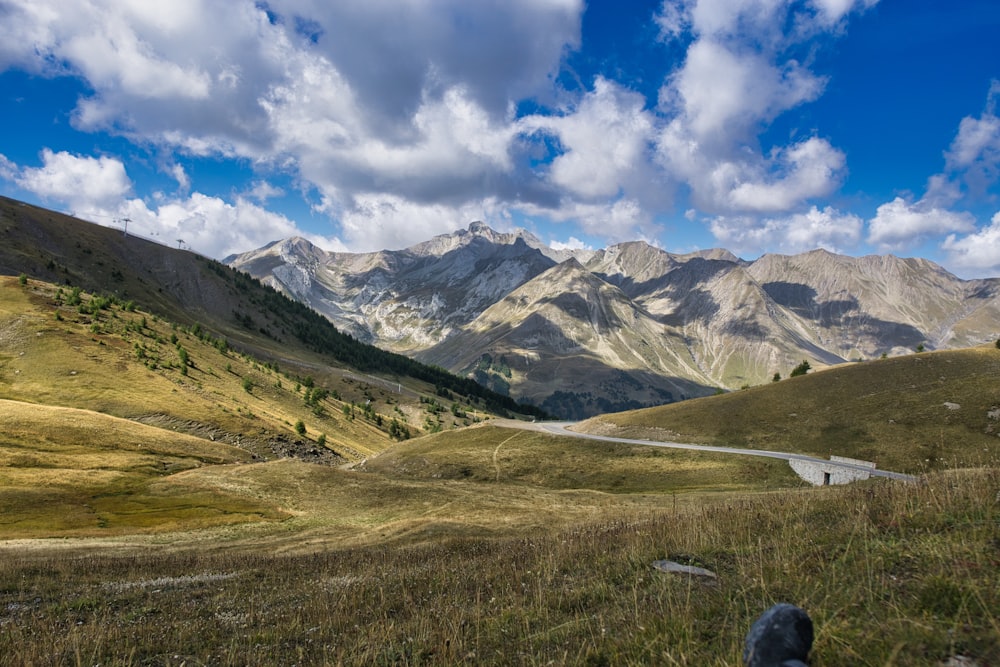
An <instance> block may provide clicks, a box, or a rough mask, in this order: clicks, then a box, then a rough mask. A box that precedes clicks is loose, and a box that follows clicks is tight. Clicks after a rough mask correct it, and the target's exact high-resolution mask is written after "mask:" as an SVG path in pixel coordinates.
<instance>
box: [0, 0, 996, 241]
mask: <svg viewBox="0 0 1000 667" xmlns="http://www.w3.org/2000/svg"><path fill="white" fill-rule="evenodd" d="M873 4H874V2H873V0H794V1H793V0H681V1H675V0H669V1H665V2H664V3H663V5H662V8H661V10H660V11H659V12H658V13H657V16H656V17H655V21H656V25H657V27H658V28H659V30H660V33H661V38H662V39H664V40H671V41H672V42H674V41H676V42H677V44H678V45H679V46H678V48H683V49H685V50H686V53H685V57H684V59H683V61H682V62H681V64H680V66H679V67H678V68H677V69H676V71H674V72H673V73H672V74H671V75H670V76H668V77H667V78H666V79H665V80H664V81H663V82H662V88H661V90H660V95H659V99H657V100H655V101H654V100H647V99H645V97H644V96H643V95H641V94H640V93H638V92H636V91H634V90H630V89H628V88H627V87H625V86H624V85H622V84H620V83H617V82H615V81H612V80H611V79H609V78H602V77H598V78H597V79H596V80H595V81H593V82H592V83H591V82H586V83H585V87H584V88H583V89H582V90H579V91H577V90H573V91H568V90H564V89H563V88H562V87H561V86H560V84H559V81H560V77H559V74H560V71H561V68H562V67H563V66H564V63H565V56H566V55H567V53H570V52H572V51H574V50H575V49H578V48H580V46H581V25H582V17H583V12H584V10H585V3H584V1H583V0H509V1H508V2H487V3H476V2H468V1H467V0H435V2H433V3H427V2H402V3H401V2H388V1H386V0H340V1H338V2H335V3H331V2H325V1H322V0H268V2H266V3H265V2H255V1H254V0H233V1H232V2H226V3H220V2H214V1H212V0H177V2H171V3H149V2H138V1H136V0H79V2H75V3H66V2H63V1H60V0H5V1H3V2H0V68H5V67H18V68H22V69H26V70H28V71H31V72H33V73H36V74H39V75H43V76H49V77H56V76H72V77H76V78H78V79H80V80H81V81H83V82H84V83H85V86H84V89H85V90H87V91H88V92H87V93H85V94H84V95H83V96H82V97H81V98H80V99H79V100H78V101H77V104H76V107H75V109H74V110H73V114H72V122H73V124H74V127H76V128H77V129H79V130H81V131H87V132H100V131H107V132H110V133H112V134H116V135H120V136H124V137H126V138H128V139H129V140H131V141H132V142H133V143H134V144H135V145H137V146H141V147H148V148H149V150H150V151H151V152H155V153H158V154H163V153H178V154H180V155H179V156H178V157H179V158H183V157H187V156H205V157H210V158H219V157H222V158H239V159H241V160H242V161H243V163H244V164H247V165H250V167H251V168H252V169H253V170H254V171H255V176H254V178H255V179H256V180H258V182H259V183H266V180H261V179H266V178H267V177H268V176H269V175H271V174H273V173H280V174H282V176H289V177H290V178H291V179H292V180H293V181H294V182H295V184H296V187H297V188H299V189H301V190H303V191H308V192H310V195H312V194H315V193H318V195H319V197H320V198H321V201H322V205H321V206H319V207H318V208H319V210H321V211H322V212H324V213H326V214H327V215H329V216H330V217H331V218H332V219H333V220H334V221H336V223H337V224H339V225H340V227H341V232H340V234H339V237H340V238H341V239H343V240H344V241H345V242H346V243H348V244H350V245H351V246H352V247H357V248H358V249H373V248H378V247H399V246H400V244H407V243H410V242H414V241H417V240H421V239H422V238H426V234H428V233H440V232H443V231H450V230H451V229H454V228H456V227H464V226H465V225H466V224H467V223H468V221H469V220H471V219H476V218H487V216H492V217H493V219H494V220H503V219H507V218H508V217H509V216H510V215H511V212H512V211H517V212H521V213H524V214H530V215H538V216H544V217H547V218H549V219H550V220H553V221H556V222H560V221H572V222H579V224H580V226H581V228H582V229H583V230H585V231H586V232H587V233H588V234H594V235H599V236H600V237H601V238H606V239H608V240H621V239H624V238H628V237H635V236H643V235H650V234H652V233H654V232H655V231H656V230H657V229H658V227H657V226H656V224H655V222H654V220H656V218H657V216H658V215H660V214H662V213H664V212H667V211H669V209H670V208H671V206H673V204H674V202H675V201H676V200H677V199H679V198H680V199H683V198H686V195H687V194H690V199H691V203H692V204H693V205H696V206H698V207H699V208H701V209H702V210H704V211H708V212H710V213H717V214H720V215H722V216H726V218H727V219H728V220H731V221H736V220H745V221H747V222H746V224H748V225H749V226H750V227H751V228H753V227H754V226H755V225H757V226H759V225H760V224H762V223H763V222H764V221H762V220H761V216H771V217H773V218H774V219H775V220H777V219H784V218H787V217H788V216H792V215H796V214H798V215H804V213H803V211H806V210H807V207H808V206H810V205H811V204H812V202H811V201H810V200H812V199H815V198H817V197H823V196H826V195H828V194H829V193H830V192H832V191H833V190H834V189H835V188H836V187H838V186H839V185H840V183H841V182H842V180H843V177H844V174H845V173H846V160H845V156H844V154H843V152H842V151H840V150H839V149H837V148H836V147H835V146H833V145H832V144H831V143H830V142H829V141H828V140H827V139H824V138H822V137H818V136H815V137H812V138H808V139H804V140H803V139H801V138H799V139H797V140H794V141H793V140H788V141H787V142H784V143H781V142H779V144H778V145H775V146H773V147H772V146H768V147H761V146H760V145H759V139H758V137H759V136H760V135H761V133H762V132H763V130H764V129H766V128H767V126H768V125H769V124H770V123H771V122H772V121H774V119H775V118H777V117H778V116H780V115H781V114H783V113H785V112H787V111H788V110H789V109H792V108H795V107H797V106H800V105H803V104H805V103H808V102H810V101H812V100H815V99H817V98H818V97H819V96H820V95H821V94H822V93H823V91H824V88H825V86H826V80H825V79H824V77H822V76H819V75H818V74H817V73H815V72H814V71H812V69H811V67H810V65H809V64H808V63H807V62H802V61H800V60H799V59H797V58H796V54H800V53H801V52H802V51H803V47H804V46H806V45H808V47H809V49H812V48H813V47H814V46H815V48H820V47H821V46H822V43H818V44H815V45H814V44H813V41H812V40H814V39H815V38H817V37H822V36H825V35H836V34H837V32H838V31H839V30H840V29H841V27H842V26H843V25H844V22H845V21H846V20H847V17H848V16H849V15H850V14H851V13H853V12H857V11H863V10H864V9H865V8H867V7H869V6H871V5H873ZM522 102H530V108H532V109H533V111H532V112H531V113H529V114H527V115H524V112H523V108H524V107H525V106H527V105H521V103H522ZM519 105H520V106H519ZM975 130H976V128H972V129H970V130H969V132H968V136H969V137H970V139H969V140H968V142H965V141H963V143H962V145H961V146H959V145H958V143H956V148H955V152H956V155H958V154H959V153H961V154H963V155H964V154H965V152H966V149H965V148H964V146H965V144H966V143H970V142H972V141H973V139H972V137H974V136H978V134H977V132H976V131H975ZM119 164H120V163H119ZM166 171H167V173H169V174H171V175H172V176H173V178H174V179H175V180H176V181H177V184H178V192H177V193H176V194H177V195H178V196H177V197H175V198H173V199H169V200H164V201H169V202H170V203H163V201H161V202H160V208H159V209H157V210H156V211H154V214H155V215H154V217H156V218H157V219H159V215H160V213H159V211H160V210H164V211H166V212H169V211H173V210H174V209H172V208H164V207H166V206H169V205H173V206H178V207H180V209H178V210H184V211H188V212H190V213H191V215H190V216H189V219H191V220H199V219H204V220H206V221H209V220H210V219H211V220H215V219H219V220H228V221H230V223H231V224H237V223H239V224H243V225H244V226H245V227H246V228H247V229H248V230H256V229H257V228H258V226H259V225H260V224H263V222H266V221H271V222H273V223H274V224H275V227H274V231H273V232H272V234H271V238H268V239H266V240H267V241H269V240H273V238H277V237H278V236H279V235H280V234H281V233H284V232H285V231H288V230H289V229H294V225H291V226H289V224H290V223H289V224H286V223H287V222H288V221H287V220H284V221H283V220H281V219H274V218H270V217H268V216H267V215H265V213H264V212H263V211H264V209H260V208H259V206H257V204H259V203H261V202H264V201H266V200H267V199H268V198H270V197H273V196H275V193H274V192H273V191H270V190H268V189H267V188H266V187H263V186H261V187H257V186H254V187H252V188H250V189H249V191H247V189H246V188H239V187H237V188H235V190H237V191H239V190H244V191H247V194H246V195H244V197H245V198H237V199H236V200H235V201H231V202H227V201H226V200H224V199H217V202H220V203H215V204H213V202H210V201H208V200H201V199H198V200H196V199H195V198H196V196H198V195H199V193H197V192H194V193H191V191H192V190H195V189H197V184H196V183H191V178H190V176H189V174H188V172H187V171H184V170H183V169H182V168H181V167H180V165H179V163H178V164H176V165H174V166H170V167H167V168H166ZM192 173H197V172H192ZM129 185H131V184H129ZM32 187H33V188H36V189H38V190H43V189H44V187H43V184H42V183H41V182H38V183H35V184H34V185H32ZM53 187H55V186H53ZM26 189H30V188H26ZM113 189H114V188H112V190H113ZM188 193H191V194H188ZM63 194H64V195H65V196H69V195H68V194H67V193H66V192H65V191H63ZM125 194H127V193H125ZM125 194H122V193H121V192H118V193H116V194H112V193H111V192H108V193H105V194H103V195H102V194H101V193H96V194H94V195H90V194H88V195H86V197H83V198H85V199H88V198H96V199H98V200H100V201H99V202H98V204H99V205H100V206H102V207H104V208H105V209H108V210H111V209H113V208H114V206H113V205H112V204H113V201H112V200H114V199H115V198H116V197H117V198H121V197H124V196H125ZM181 195H184V196H181ZM51 196H53V197H55V196H56V195H55V194H53V195H51ZM201 196H203V197H204V196H207V195H201ZM80 199H81V196H80V195H77V196H76V199H67V200H66V201H73V202H78V200H80ZM210 199H211V198H210ZM253 202H257V204H254V203H253ZM686 204H687V202H685V205H686ZM77 207H78V206H77V203H74V208H77ZM227 207H228V208H227ZM255 207H257V208H255ZM80 208H81V210H82V206H81V207H80ZM258 209H259V210H258ZM487 219H488V218H487ZM163 224H166V223H163ZM208 224H209V223H208V222H206V225H208ZM209 226H210V225H209ZM168 228H170V229H173V228H172V227H169V225H168ZM248 233H249V232H248ZM250 235H251V236H254V237H256V235H258V232H256V231H254V232H253V233H252V234H250ZM188 236H191V237H192V239H194V238H198V237H197V236H196V235H195V234H194V233H190V234H188ZM224 236H226V235H225V233H224ZM230 237H232V238H235V237H233V235H231V234H230V235H229V236H227V238H230ZM190 242H191V243H194V241H190ZM203 243H205V242H203ZM227 243H228V241H227V242H220V244H217V245H218V247H222V246H226V245H227ZM214 248H215V247H214V246H213V250H211V252H215V249H214Z"/></svg>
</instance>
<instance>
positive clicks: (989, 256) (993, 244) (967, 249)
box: [941, 213, 1000, 276]
mask: <svg viewBox="0 0 1000 667" xmlns="http://www.w3.org/2000/svg"><path fill="white" fill-rule="evenodd" d="M941 247H942V249H944V250H945V252H947V253H948V264H949V265H950V266H953V267H955V268H956V269H958V270H960V271H962V272H963V273H966V274H972V275H981V276H996V275H1000V213H996V214H995V215H994V216H993V219H992V221H991V222H990V224H989V225H988V226H986V227H983V228H982V229H980V230H979V231H977V232H975V233H973V234H968V235H966V236H963V237H959V236H957V235H955V234H951V235H949V236H948V238H946V239H945V241H944V243H943V244H942V245H941Z"/></svg>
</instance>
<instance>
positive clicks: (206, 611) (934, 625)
mask: <svg viewBox="0 0 1000 667" xmlns="http://www.w3.org/2000/svg"><path fill="white" fill-rule="evenodd" d="M94 298H99V297H94V296H93V295H87V294H82V295H80V301H81V303H80V304H71V303H69V301H71V300H72V299H73V297H72V295H71V293H70V292H69V291H68V290H67V289H65V288H63V289H62V291H61V292H60V288H57V287H56V286H53V285H47V284H44V283H37V282H35V281H27V284H25V285H23V286H22V285H20V284H19V281H18V280H17V279H13V278H11V279H8V278H0V665H49V664H80V665H82V664H101V665H151V664H155V665H199V664H205V665H207V664H212V665H216V664H219V665H270V664H331V665H335V664H376V665H436V664H442V665H444V664H468V665H479V664H504V665H507V664H517V665H542V664H545V665H548V664H583V665H646V664H662V665H734V664H739V655H740V651H741V642H742V639H743V636H744V634H745V632H746V630H747V628H748V627H749V624H750V623H751V622H752V620H753V619H754V618H755V617H756V616H757V615H758V614H759V613H760V612H761V611H763V610H764V609H765V608H766V607H767V606H769V605H770V604H772V603H774V602H777V601H788V602H793V603H795V604H799V605H801V606H803V607H804V608H806V609H807V610H808V611H809V612H810V614H811V615H812V616H813V619H814V621H815V622H816V628H817V638H816V643H815V651H814V655H815V659H814V661H813V664H814V665H819V666H821V667H822V666H824V665H838V666H839V665H854V664H859V665H922V664H927V665H938V664H940V663H941V662H942V661H944V660H946V659H947V658H949V657H951V656H957V655H966V656H970V657H972V658H973V659H975V660H976V661H977V663H976V664H978V665H980V666H982V665H989V664H997V662H998V661H1000V628H998V625H997V618H998V617H1000V576H998V575H997V572H998V571H1000V514H998V510H1000V474H998V467H997V465H996V461H997V457H996V449H995V446H996V444H1000V443H998V438H997V431H1000V422H998V419H997V418H996V417H993V416H991V415H992V414H998V415H1000V413H994V412H993V411H995V410H997V406H1000V386H998V384H997V382H996V379H997V377H998V376H1000V351H998V350H994V349H986V348H982V349H977V350H969V351H963V352H955V353H935V354H923V355H916V356H914V357H908V358H902V359H897V360H886V361H880V362H867V363H865V364H857V365H853V366H850V367H846V368H843V369H838V370H834V371H826V372H823V373H816V374H812V375H809V376H806V377H804V378H796V379H792V380H786V381H783V382H780V383H776V384H774V385H769V386H768V387H761V388H755V389H749V390H746V391H742V392H736V393H733V394H729V395H725V396H719V397H713V398H711V399H705V400H697V401H690V402H686V403H683V404H679V405H675V406H668V407H665V408H657V409H653V410H647V411H641V412H635V413H623V414H620V415H608V416H606V417H604V418H602V419H601V420H595V421H592V422H590V423H589V424H588V428H591V429H598V430H600V429H603V430H609V431H613V432H614V433H615V434H616V435H632V436H635V437H640V438H652V439H673V440H687V441H694V442H710V443H713V444H726V445H745V446H753V447H762V448H772V449H784V450H788V451H803V452H808V453H813V454H818V455H822V456H825V455H827V454H829V453H835V454H844V455H848V456H857V457H860V458H868V459H874V460H877V461H878V462H879V464H880V466H882V467H885V468H892V469H898V470H907V471H911V472H922V473H924V475H925V476H924V481H923V482H922V483H920V484H910V485H906V484H900V483H890V482H886V481H876V480H872V481H869V482H865V483H858V484H855V485H853V486H851V487H845V488H821V489H814V488H811V487H806V485H804V484H803V483H802V482H801V481H800V480H798V478H797V477H795V476H794V475H793V474H792V472H791V471H790V469H789V468H788V466H787V465H786V464H784V463H782V462H778V461H774V460H769V459H754V458H749V457H726V456H720V455H714V454H706V453H697V452H689V451H672V450H665V449H659V448H652V447H642V446H629V445H622V444H610V443H599V442H594V441H589V440H574V439H572V438H562V437H556V436H551V435H548V434H544V433H538V432H528V431H513V430H509V429H503V428H498V427H495V426H493V425H490V424H489V423H483V424H478V425H476V426H475V427H473V428H456V427H458V426H460V425H462V424H466V423H472V422H473V420H472V419H470V418H469V417H468V415H467V414H463V413H464V410H463V409H455V410H449V409H448V407H449V406H448V404H447V403H446V402H445V400H444V399H440V397H435V395H434V393H433V388H420V389H418V390H414V389H413V388H412V387H411V388H409V389H407V391H406V392H403V393H402V394H396V393H393V392H392V391H391V390H389V389H388V388H387V387H386V385H379V384H377V383H369V382H367V381H365V380H363V379H359V378H358V377H350V376H348V375H346V374H344V373H343V371H342V369H324V368H322V367H320V366H317V365H310V364H312V362H307V361H303V360H299V362H298V364H297V365H296V364H293V363H292V362H291V361H290V362H289V363H288V364H284V363H283V364H282V367H281V368H280V369H279V368H277V367H276V366H275V365H273V364H270V363H268V364H264V363H261V362H260V361H258V360H256V359H255V358H254V357H252V356H251V355H248V354H240V353H238V352H236V351H235V350H232V349H229V348H227V346H224V345H220V344H219V341H218V340H214V339H212V337H211V336H205V335H204V334H203V333H202V332H199V331H198V330H197V329H196V328H192V327H178V326H174V325H172V324H171V323H169V322H166V321H164V320H160V319H157V318H153V317H152V316H151V315H150V314H148V313H145V312H143V311H142V310H141V309H134V310H133V309H131V308H130V307H129V306H127V305H126V304H121V303H108V304H106V305H105V306H104V307H96V308H95V307H93V302H92V301H91V300H92V299H94ZM182 349H183V350H184V352H183V353H181V350H182ZM307 373H308V374H313V375H314V386H315V387H320V386H321V387H323V388H324V389H326V390H328V391H329V394H327V395H325V396H322V398H321V399H319V400H318V401H310V400H307V397H308V396H309V395H310V394H311V392H307V389H309V387H307V386H306V385H305V384H304V380H305V378H304V375H305V374H307ZM334 391H336V392H337V394H336V396H335V395H333V392H334ZM338 396H339V398H338ZM432 401H433V402H432ZM945 403H948V404H949V405H947V406H946V405H945ZM954 406H957V407H954ZM459 407H463V406H459ZM464 407H467V406H464ZM345 408H346V409H345ZM377 416H381V417H382V424H381V425H380V424H379V423H378V421H377V419H376V417H377ZM484 416H485V415H482V414H480V415H479V417H484ZM391 419H399V420H400V421H403V422H404V423H406V424H407V425H408V426H409V428H411V429H412V435H414V436H416V435H418V433H419V432H418V426H420V427H424V428H425V429H426V430H427V431H440V432H429V433H427V434H426V435H423V436H422V437H414V438H413V439H409V440H405V441H402V442H394V441H393V440H392V439H391V438H390V435H389V433H388V429H387V423H389V421H390V420H391ZM299 421H301V422H302V427H303V429H302V430H303V431H304V432H301V433H300V432H299V430H298V429H297V428H296V422H299ZM321 435H322V436H324V437H323V438H320V436H321ZM321 440H322V441H325V443H324V444H320V442H321ZM348 463H349V464H350V465H345V464H348ZM41 538H47V539H41ZM662 558H670V559H673V560H676V561H679V562H682V563H687V564H694V565H698V566H701V567H705V568H708V569H710V570H712V571H714V572H715V573H716V574H717V575H718V578H717V579H715V580H703V579H698V578H690V577H687V576H678V575H668V574H664V573H661V572H657V571H655V570H653V568H652V563H653V561H655V560H658V559H662Z"/></svg>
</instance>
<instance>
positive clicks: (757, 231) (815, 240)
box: [709, 206, 863, 255]
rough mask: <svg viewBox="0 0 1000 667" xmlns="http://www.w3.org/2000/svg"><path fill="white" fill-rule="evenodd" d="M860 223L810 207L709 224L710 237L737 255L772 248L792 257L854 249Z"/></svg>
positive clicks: (719, 219) (855, 218) (851, 217)
mask: <svg viewBox="0 0 1000 667" xmlns="http://www.w3.org/2000/svg"><path fill="white" fill-rule="evenodd" d="M862 226H863V221H862V220H861V218H859V217H858V216H856V215H854V214H851V213H843V212H841V211H838V210H836V209H834V208H832V207H829V206H828V207H826V208H824V209H819V208H817V207H815V206H813V207H811V208H810V209H809V210H808V211H806V212H804V213H797V214H794V215H789V216H784V217H776V218H765V219H763V220H759V219H757V218H741V217H729V216H719V217H716V218H714V219H712V220H711V221H710V222H709V229H710V230H711V232H712V234H713V236H715V238H716V239H717V240H718V241H719V242H720V243H721V244H722V245H723V246H725V247H726V248H728V249H730V250H732V251H733V252H736V253H737V254H747V255H751V254H760V253H761V252H767V251H769V250H771V249H779V250H780V251H781V252H785V253H789V254H794V253H799V252H806V251H809V250H815V249H816V248H825V249H826V250H829V251H831V252H843V251H845V250H848V249H851V248H854V247H855V246H857V244H858V242H859V241H860V239H861V229H862Z"/></svg>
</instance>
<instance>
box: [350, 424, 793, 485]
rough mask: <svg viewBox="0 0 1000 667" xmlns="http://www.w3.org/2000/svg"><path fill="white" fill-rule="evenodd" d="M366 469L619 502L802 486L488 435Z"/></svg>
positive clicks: (781, 474) (426, 445)
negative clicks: (576, 492) (606, 496)
mask: <svg viewBox="0 0 1000 667" xmlns="http://www.w3.org/2000/svg"><path fill="white" fill-rule="evenodd" d="M360 469H362V470H365V471H368V472H378V473H380V474H383V475H386V476H391V477H393V478H397V479H413V480H458V481H464V482H468V483H475V484H479V485H481V486H483V492H489V490H490V489H492V488H494V487H496V486H499V485H502V484H504V485H505V484H514V485H518V486H522V487H532V488H546V489H581V488H584V489H593V490H596V491H602V492H606V493H614V494H629V493H634V494H645V493H649V494H664V493H685V492H692V491H713V492H733V491H751V490H761V489H765V488H777V487H780V486H785V487H788V486H797V485H798V484H800V482H799V480H798V478H797V477H796V476H795V474H794V473H793V472H792V471H791V468H789V467H788V465H787V464H786V463H785V462H784V461H776V460H769V459H754V458H749V457H740V456H723V455H718V454H707V453H700V452H687V451H681V450H669V449H661V448H657V447H642V446H629V445H622V444H615V443H606V442H595V441H592V440H574V439H571V438H562V437H557V436H552V435H547V434H543V433H535V432H530V431H515V430H510V429H503V428H497V427H495V426H490V425H484V426H482V427H477V428H472V429H465V430H462V431H452V432H446V433H440V434H437V435H432V436H428V437H424V438H420V439H419V440H415V441H412V442H406V443H402V444H400V445H398V446H394V447H392V448H390V449H388V450H386V451H385V452H383V453H381V454H380V455H378V456H377V457H375V458H371V459H369V460H367V461H366V462H365V463H364V465H363V466H361V467H360Z"/></svg>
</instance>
